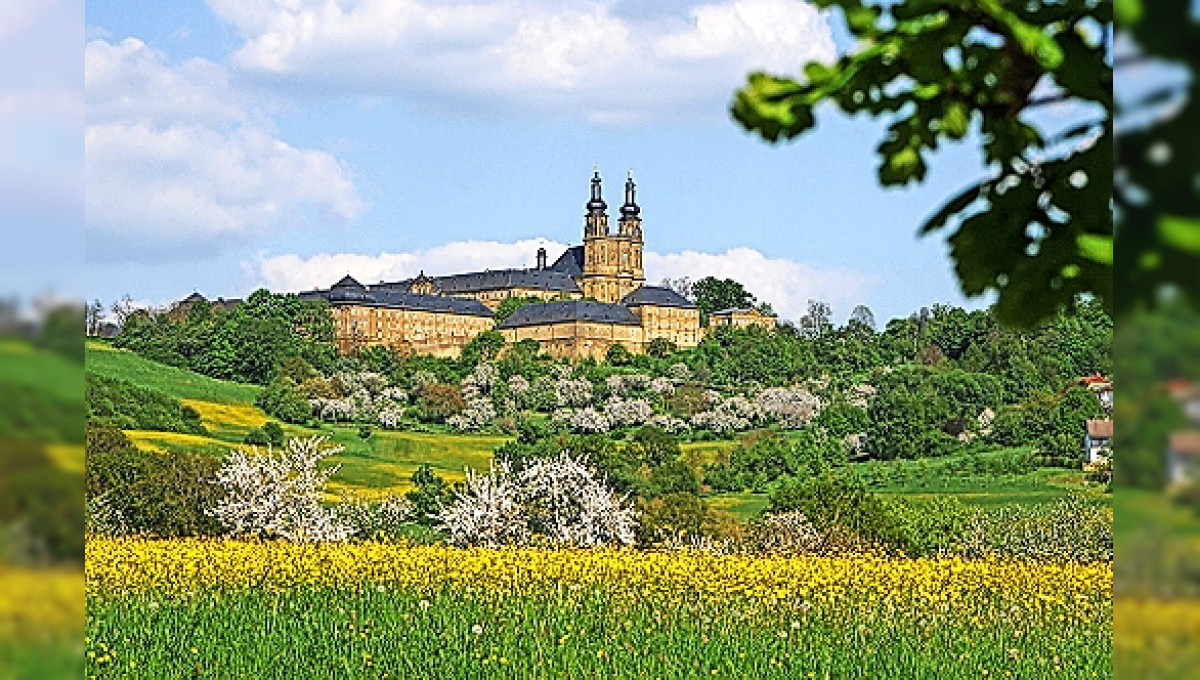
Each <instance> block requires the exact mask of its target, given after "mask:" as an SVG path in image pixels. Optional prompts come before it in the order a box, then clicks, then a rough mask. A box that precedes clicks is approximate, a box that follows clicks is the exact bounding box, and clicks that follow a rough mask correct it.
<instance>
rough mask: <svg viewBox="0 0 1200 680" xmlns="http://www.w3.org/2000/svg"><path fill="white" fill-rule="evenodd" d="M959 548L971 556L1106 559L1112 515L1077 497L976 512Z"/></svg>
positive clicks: (1110, 555)
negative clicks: (1042, 503) (1048, 502)
mask: <svg viewBox="0 0 1200 680" xmlns="http://www.w3.org/2000/svg"><path fill="white" fill-rule="evenodd" d="M962 553H963V554H964V556H966V557H972V558H974V557H1008V558H1018V559H1028V560H1037V561H1051V562H1081V563H1091V562H1111V561H1112V559H1113V527H1112V520H1111V519H1110V518H1109V516H1108V513H1107V512H1106V511H1105V510H1104V509H1103V508H1101V507H1098V506H1097V505H1095V504H1094V503H1091V502H1089V501H1088V500H1087V499H1085V498H1080V497H1077V496H1070V497H1067V498H1064V499H1061V500H1059V501H1056V502H1054V503H1052V504H1046V505H1033V506H1028V505H1022V506H1005V507H1002V508H996V509H994V510H988V511H981V512H978V513H976V514H975V515H974V516H972V517H971V519H970V521H969V522H968V525H967V527H966V530H965V536H964V539H963V545H962Z"/></svg>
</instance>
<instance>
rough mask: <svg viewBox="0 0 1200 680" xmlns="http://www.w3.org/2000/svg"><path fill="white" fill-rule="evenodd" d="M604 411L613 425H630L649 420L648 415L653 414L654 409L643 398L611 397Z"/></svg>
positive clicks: (640, 423)
mask: <svg viewBox="0 0 1200 680" xmlns="http://www.w3.org/2000/svg"><path fill="white" fill-rule="evenodd" d="M604 413H605V415H606V416H608V422H609V423H610V424H611V425H612V426H613V427H632V426H634V425H642V424H644V423H645V422H646V421H647V420H649V419H650V416H652V415H654V409H653V408H651V407H650V404H649V403H648V402H647V401H646V400H645V399H630V400H629V401H621V400H620V399H613V400H611V401H609V402H608V407H607V408H606V409H605V411H604Z"/></svg>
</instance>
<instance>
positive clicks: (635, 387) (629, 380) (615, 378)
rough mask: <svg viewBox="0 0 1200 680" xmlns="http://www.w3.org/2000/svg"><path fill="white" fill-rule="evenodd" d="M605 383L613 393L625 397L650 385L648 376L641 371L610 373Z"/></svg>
mask: <svg viewBox="0 0 1200 680" xmlns="http://www.w3.org/2000/svg"><path fill="white" fill-rule="evenodd" d="M605 384H606V385H608V389H609V391H610V392H612V394H613V395H615V396H618V397H627V396H629V395H631V394H635V393H637V392H641V391H642V390H645V389H647V388H648V387H650V376H647V375H642V374H641V373H628V374H623V375H610V376H608V379H607V380H606V381H605Z"/></svg>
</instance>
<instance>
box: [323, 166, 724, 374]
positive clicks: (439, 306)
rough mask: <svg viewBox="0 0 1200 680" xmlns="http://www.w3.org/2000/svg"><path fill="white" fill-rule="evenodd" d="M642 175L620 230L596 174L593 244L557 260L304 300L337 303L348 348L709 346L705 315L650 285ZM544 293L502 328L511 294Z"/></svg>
mask: <svg viewBox="0 0 1200 680" xmlns="http://www.w3.org/2000/svg"><path fill="white" fill-rule="evenodd" d="M635 189H636V187H635V185H634V182H633V175H632V173H630V175H629V178H628V179H627V180H626V182H625V196H624V199H625V200H624V203H623V204H622V205H621V208H620V218H619V219H618V221H617V229H616V231H615V232H613V231H611V230H610V228H609V220H608V206H607V204H606V203H605V202H604V198H603V197H602V191H601V180H600V172H599V171H598V170H597V171H595V172H594V173H593V176H592V179H591V192H590V195H589V198H588V201H587V203H586V204H585V213H584V226H583V245H579V246H574V247H571V248H568V249H567V250H566V251H565V252H564V253H563V254H562V255H560V256H559V257H558V259H557V260H555V261H554V263H553V264H549V265H548V264H547V254H546V250H545V249H544V248H539V249H538V251H537V258H536V261H537V265H536V266H535V267H534V268H532V269H529V268H524V269H501V270H489V271H483V272H471V273H466V274H454V275H450V276H426V275H425V273H424V272H421V273H420V274H419V275H418V276H416V277H415V278H412V279H406V280H403V281H395V282H390V283H378V284H375V285H363V284H361V283H359V282H358V281H356V280H355V279H354V278H353V277H350V276H346V277H344V278H342V279H341V280H340V281H338V282H337V283H335V284H334V285H333V286H331V287H330V288H329V289H328V290H313V291H306V292H304V293H301V294H300V295H301V297H305V298H309V299H317V298H320V299H325V300H328V302H329V305H330V307H332V309H333V315H334V325H335V327H336V329H337V342H338V349H339V351H341V352H343V353H349V352H353V351H355V350H356V349H357V348H361V347H364V346H369V345H386V346H396V347H402V348H407V349H410V350H411V351H413V352H418V353H423V354H433V355H438V356H454V355H456V354H457V353H458V352H459V351H460V350H461V348H462V347H463V345H465V344H467V342H469V341H470V340H471V338H473V337H475V336H476V335H477V334H479V333H481V332H483V331H485V330H488V329H490V328H493V327H495V328H496V329H497V330H499V331H500V332H501V333H503V334H504V337H505V340H507V341H508V342H518V341H520V340H524V339H527V338H531V339H534V340H537V341H538V342H539V343H540V345H541V348H542V349H543V350H544V351H546V352H547V353H549V354H551V355H553V356H556V357H571V358H582V357H587V356H591V357H596V358H600V357H603V356H604V355H605V354H606V353H607V351H608V348H609V347H611V346H612V345H613V344H621V345H624V346H625V348H626V349H628V350H629V351H631V352H643V351H645V348H646V347H647V346H648V345H649V344H650V343H651V342H653V341H654V340H656V339H658V338H661V339H663V340H665V341H668V342H671V343H674V344H675V345H676V346H678V347H694V346H696V345H697V344H698V343H699V342H700V337H701V330H700V311H699V309H697V307H696V305H695V304H693V303H692V302H691V301H689V300H688V299H686V298H684V297H683V296H681V295H679V294H678V293H676V292H675V291H672V290H670V289H667V288H660V287H657V286H647V285H645V283H646V277H645V274H644V273H643V270H642V254H643V239H642V218H641V208H640V207H638V204H637V201H636V197H635ZM514 296H521V297H535V298H539V299H541V300H543V302H541V303H532V304H527V305H525V306H523V307H521V308H520V309H518V310H517V311H516V312H515V313H513V314H512V315H511V316H509V317H508V318H507V319H504V320H503V321H502V322H500V323H499V324H496V323H495V319H494V312H495V310H496V308H497V307H498V306H499V305H500V303H501V302H503V301H504V300H505V299H506V298H509V297H514Z"/></svg>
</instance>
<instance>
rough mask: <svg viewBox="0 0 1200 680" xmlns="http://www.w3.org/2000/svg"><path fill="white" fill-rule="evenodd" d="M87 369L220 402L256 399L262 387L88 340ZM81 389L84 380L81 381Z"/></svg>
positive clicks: (185, 396)
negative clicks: (221, 377)
mask: <svg viewBox="0 0 1200 680" xmlns="http://www.w3.org/2000/svg"><path fill="white" fill-rule="evenodd" d="M85 362H86V364H87V370H89V371H91V372H93V373H97V374H99V375H103V376H105V377H109V378H118V379H121V380H128V381H129V382H131V383H134V384H136V385H141V386H142V387H148V388H150V389H154V390H158V391H159V392H162V393H164V394H166V395H168V396H172V397H175V398H176V399H195V400H199V401H211V402H215V403H218V404H237V403H254V397H255V396H256V395H257V394H258V391H259V389H260V388H259V387H257V386H255V385H244V384H241V383H235V382H230V381H228V380H216V379H213V378H209V377H208V376H204V375H200V374H199V373H192V372H191V371H187V370H184V369H181V368H175V367H173V366H167V365H166V364H160V363H158V362H157V361H150V360H149V359H144V358H142V357H140V356H138V355H136V354H134V353H133V352H130V351H127V350H122V349H114V348H113V347H111V346H109V345H108V344H105V343H102V342H95V341H89V342H88V343H87V347H86V354H85ZM80 388H81V389H82V381H81V383H80Z"/></svg>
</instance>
